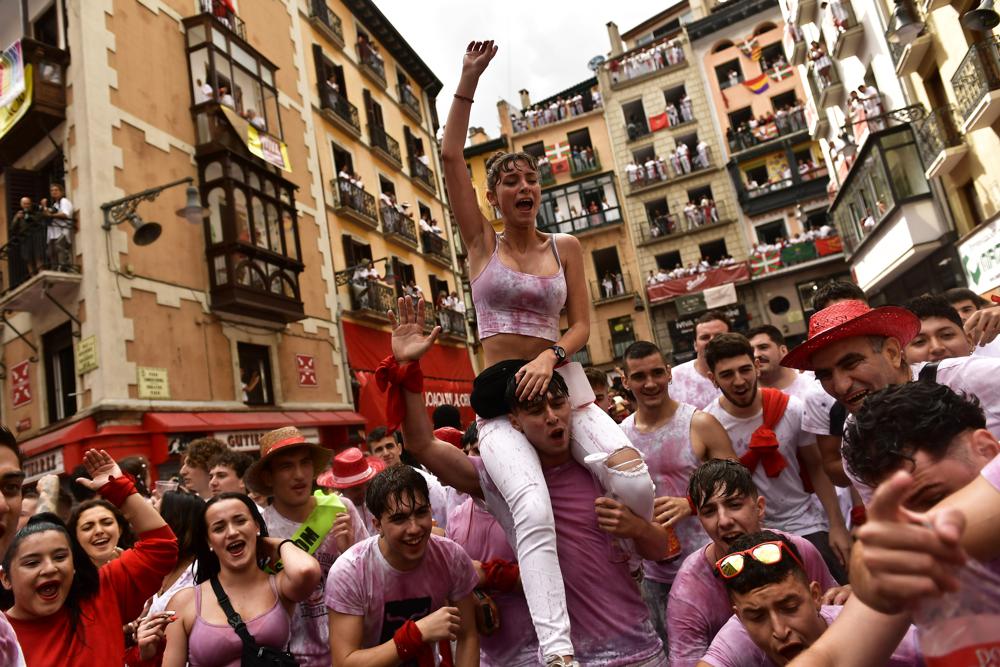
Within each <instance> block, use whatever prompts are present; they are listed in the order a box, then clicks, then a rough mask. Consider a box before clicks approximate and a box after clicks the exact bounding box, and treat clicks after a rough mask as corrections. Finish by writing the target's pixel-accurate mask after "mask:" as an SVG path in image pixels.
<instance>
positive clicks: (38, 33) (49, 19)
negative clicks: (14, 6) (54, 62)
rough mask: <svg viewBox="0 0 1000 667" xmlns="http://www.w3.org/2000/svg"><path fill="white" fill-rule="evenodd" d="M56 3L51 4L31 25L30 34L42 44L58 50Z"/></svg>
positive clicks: (57, 11) (57, 13)
mask: <svg viewBox="0 0 1000 667" xmlns="http://www.w3.org/2000/svg"><path fill="white" fill-rule="evenodd" d="M58 4H59V3H58V2H53V3H52V4H51V5H50V6H49V8H48V9H46V10H45V11H44V12H42V14H41V16H39V17H38V18H36V19H35V20H34V22H33V23H32V25H31V34H32V35H33V36H34V38H35V39H36V40H38V41H39V42H41V43H42V44H48V45H49V46H54V47H56V48H59V46H60V45H59V10H58V8H57V5H58Z"/></svg>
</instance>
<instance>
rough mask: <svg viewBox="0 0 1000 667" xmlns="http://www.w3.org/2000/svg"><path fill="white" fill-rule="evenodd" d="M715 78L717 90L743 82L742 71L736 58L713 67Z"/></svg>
mask: <svg viewBox="0 0 1000 667" xmlns="http://www.w3.org/2000/svg"><path fill="white" fill-rule="evenodd" d="M715 78H716V80H718V82H719V89H720V90H725V89H726V88H729V87H730V86H734V85H736V84H738V83H740V82H742V81H743V69H742V68H741V67H740V61H739V59H738V58H735V59H733V60H730V61H728V62H724V63H722V64H721V65H716V66H715Z"/></svg>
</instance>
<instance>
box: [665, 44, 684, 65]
mask: <svg viewBox="0 0 1000 667" xmlns="http://www.w3.org/2000/svg"><path fill="white" fill-rule="evenodd" d="M668 53H669V54H670V60H671V61H672V62H671V64H673V65H676V64H678V63H682V62H684V47H683V46H681V41H680V40H679V39H672V40H670V47H669V50H668Z"/></svg>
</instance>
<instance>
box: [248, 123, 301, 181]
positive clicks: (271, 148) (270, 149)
mask: <svg viewBox="0 0 1000 667" xmlns="http://www.w3.org/2000/svg"><path fill="white" fill-rule="evenodd" d="M247 148H249V149H250V152H251V153H253V154H254V155H256V156H257V157H259V158H260V159H262V160H264V161H265V162H270V163H271V164H273V165H274V166H275V167H280V168H281V169H284V170H285V171H291V170H292V165H291V163H290V162H289V161H288V147H287V146H286V145H285V142H283V141H278V140H277V139H275V138H274V137H272V136H271V135H270V134H267V133H266V132H258V131H257V128H256V127H254V126H253V125H250V124H249V123H248V124H247Z"/></svg>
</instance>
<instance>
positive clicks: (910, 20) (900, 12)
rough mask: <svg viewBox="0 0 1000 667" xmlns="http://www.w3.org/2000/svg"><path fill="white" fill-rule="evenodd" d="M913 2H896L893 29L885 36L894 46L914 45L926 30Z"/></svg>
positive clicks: (902, 0)
mask: <svg viewBox="0 0 1000 667" xmlns="http://www.w3.org/2000/svg"><path fill="white" fill-rule="evenodd" d="M911 2H912V0H896V9H895V10H893V12H892V27H891V28H889V32H888V33H887V34H886V36H885V37H886V39H888V40H889V41H890V42H892V43H893V44H903V45H906V44H912V43H913V40H915V39H916V38H917V37H918V36H919V35H920V33H921V32H922V31H923V29H924V22H923V21H921V20H920V19H919V18H917V14H916V12H915V11H914V10H913V5H912V4H911Z"/></svg>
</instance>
